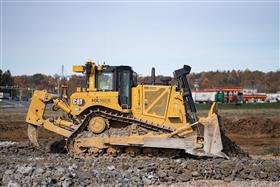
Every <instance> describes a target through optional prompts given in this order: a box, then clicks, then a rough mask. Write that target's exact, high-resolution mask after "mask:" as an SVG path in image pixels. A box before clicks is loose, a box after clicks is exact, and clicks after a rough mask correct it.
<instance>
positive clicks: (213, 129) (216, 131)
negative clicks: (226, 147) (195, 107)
mask: <svg viewBox="0 0 280 187" xmlns="http://www.w3.org/2000/svg"><path fill="white" fill-rule="evenodd" d="M204 120H205V121H204V122H205V123H204V142H205V143H204V147H203V149H204V151H205V153H207V154H211V155H215V156H219V157H224V158H228V156H227V155H226V154H225V153H223V152H222V150H223V143H222V138H221V132H220V126H219V120H218V115H217V103H213V104H212V106H211V109H210V111H209V113H208V117H207V118H205V119H204Z"/></svg>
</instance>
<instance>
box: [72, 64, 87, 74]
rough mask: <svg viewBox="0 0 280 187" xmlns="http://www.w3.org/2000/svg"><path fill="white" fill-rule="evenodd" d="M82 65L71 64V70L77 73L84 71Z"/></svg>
mask: <svg viewBox="0 0 280 187" xmlns="http://www.w3.org/2000/svg"><path fill="white" fill-rule="evenodd" d="M84 68H85V67H84V66H73V67H72V71H73V72H77V73H83V72H84V71H85V69H84Z"/></svg>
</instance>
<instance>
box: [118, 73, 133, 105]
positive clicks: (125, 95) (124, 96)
mask: <svg viewBox="0 0 280 187" xmlns="http://www.w3.org/2000/svg"><path fill="white" fill-rule="evenodd" d="M131 85H132V73H131V70H127V69H120V70H119V71H118V91H119V104H120V106H121V107H122V108H123V109H130V108H131Z"/></svg>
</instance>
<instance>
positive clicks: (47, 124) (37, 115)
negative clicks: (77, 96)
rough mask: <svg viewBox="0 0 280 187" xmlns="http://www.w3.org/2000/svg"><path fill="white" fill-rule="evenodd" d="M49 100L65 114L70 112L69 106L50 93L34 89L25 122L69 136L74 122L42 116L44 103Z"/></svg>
mask: <svg viewBox="0 0 280 187" xmlns="http://www.w3.org/2000/svg"><path fill="white" fill-rule="evenodd" d="M49 102H53V103H54V105H56V106H57V107H59V108H60V109H62V110H63V111H64V112H66V113H67V114H70V113H71V110H70V108H69V106H68V105H67V104H66V103H64V102H63V101H62V100H60V99H58V98H54V97H53V96H52V94H49V93H47V92H46V91H41V90H36V91H35V92H34V94H33V96H32V101H31V103H30V106H29V109H28V113H27V116H26V122H27V123H29V124H31V125H33V126H39V127H44V128H46V129H48V130H50V131H52V132H55V133H57V134H60V135H62V136H65V137H69V136H70V135H71V133H72V130H71V129H73V128H74V126H75V125H74V124H73V123H71V122H68V121H66V120H62V119H60V118H58V119H56V120H54V121H53V120H50V119H45V118H44V113H45V110H46V105H47V103H49Z"/></svg>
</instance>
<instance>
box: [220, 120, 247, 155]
mask: <svg viewBox="0 0 280 187" xmlns="http://www.w3.org/2000/svg"><path fill="white" fill-rule="evenodd" d="M219 124H220V131H221V138H222V143H223V152H224V153H225V154H226V155H228V156H229V157H239V158H241V157H249V154H248V153H247V152H245V151H244V150H242V149H241V148H240V147H239V146H238V145H237V144H236V143H235V142H234V141H233V140H231V139H230V138H229V137H227V136H226V134H225V126H224V123H222V118H221V117H220V116H219Z"/></svg>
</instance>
